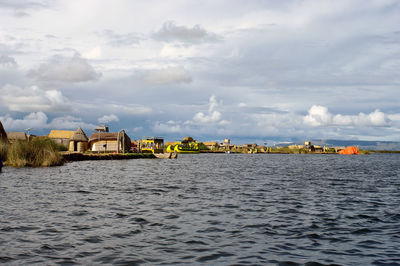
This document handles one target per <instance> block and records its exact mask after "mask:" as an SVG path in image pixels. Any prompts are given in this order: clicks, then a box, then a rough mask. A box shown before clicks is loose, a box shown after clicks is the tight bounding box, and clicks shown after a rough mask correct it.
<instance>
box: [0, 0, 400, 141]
mask: <svg viewBox="0 0 400 266" xmlns="http://www.w3.org/2000/svg"><path fill="white" fill-rule="evenodd" d="M399 14H400V3H399V2H398V1H396V0H379V1H359V0H357V1H356V0H346V1H340V0H339V1H316V0H314V1H244V0H243V1H235V0H229V1H228V0H226V1H222V0H221V1H190V0H187V1H179V0H168V1H156V0H150V1H130V0H129V1H128V0H126V1H123V0H113V1H98V0H82V1H74V0H72V1H70V0H60V1H44V0H43V1H39V0H29V1H22V0H0V120H1V121H2V123H3V125H4V127H5V128H6V130H8V131H21V130H24V129H26V128H33V130H32V133H36V134H47V133H48V132H49V131H50V130H51V129H76V128H77V127H83V128H84V130H85V131H86V132H87V133H88V134H90V133H91V132H92V130H93V128H94V127H95V126H96V125H98V124H101V123H107V124H108V125H109V126H110V128H111V129H112V130H114V131H119V130H120V129H125V130H126V131H127V132H128V134H129V135H130V136H131V137H132V138H133V139H137V138H141V137H142V136H154V135H156V136H164V137H166V138H167V139H170V140H173V139H179V138H181V137H183V136H186V135H191V136H193V137H194V138H197V139H200V140H222V139H224V138H226V137H228V138H231V139H233V140H240V141H242V142H246V141H258V142H263V141H268V140H276V141H278V140H282V141H287V140H302V139H316V138H318V139H321V138H323V139H327V138H331V139H359V140H391V141H398V140H399V139H400V138H399V137H400V105H399V96H400V91H399V85H400V76H399V73H400V26H399V25H400V15H399Z"/></svg>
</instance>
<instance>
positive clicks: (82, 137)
mask: <svg viewBox="0 0 400 266" xmlns="http://www.w3.org/2000/svg"><path fill="white" fill-rule="evenodd" d="M70 140H72V141H82V142H85V141H86V142H88V141H89V138H88V137H87V136H86V134H85V132H83V130H82V128H78V130H77V131H75V133H74V135H73V136H72V137H71V139H70Z"/></svg>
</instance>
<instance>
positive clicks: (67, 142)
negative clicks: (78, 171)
mask: <svg viewBox="0 0 400 266" xmlns="http://www.w3.org/2000/svg"><path fill="white" fill-rule="evenodd" d="M52 140H54V142H55V143H58V144H61V145H64V146H65V147H67V148H69V139H53V138H52Z"/></svg>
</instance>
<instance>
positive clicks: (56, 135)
mask: <svg viewBox="0 0 400 266" xmlns="http://www.w3.org/2000/svg"><path fill="white" fill-rule="evenodd" d="M74 134H75V131H73V130H51V131H50V134H49V135H48V137H49V138H50V139H52V140H54V142H55V143H58V144H61V145H64V146H65V147H67V148H68V147H69V142H70V140H71V138H72V136H73V135H74Z"/></svg>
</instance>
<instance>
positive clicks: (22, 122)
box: [0, 112, 96, 132]
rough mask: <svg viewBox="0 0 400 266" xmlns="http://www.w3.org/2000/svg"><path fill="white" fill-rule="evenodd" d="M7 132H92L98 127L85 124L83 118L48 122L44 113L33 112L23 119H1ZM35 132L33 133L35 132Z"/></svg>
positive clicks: (56, 119) (58, 118) (57, 118)
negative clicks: (66, 130) (82, 130)
mask: <svg viewBox="0 0 400 266" xmlns="http://www.w3.org/2000/svg"><path fill="white" fill-rule="evenodd" d="M0 120H1V121H2V123H3V126H4V128H5V130H6V131H13V130H15V131H24V130H26V129H27V128H30V129H32V130H34V131H42V130H43V129H71V130H73V129H77V128H78V127H82V128H84V129H90V130H92V129H93V128H95V127H96V126H95V125H93V124H90V123H85V122H83V121H82V119H81V118H78V117H74V116H62V117H56V118H54V119H53V120H51V121H50V122H48V117H47V115H46V114H45V113H43V112H33V113H30V114H28V115H26V116H24V117H23V118H22V119H14V118H12V117H11V116H10V115H5V116H3V117H0ZM34 131H33V132H34Z"/></svg>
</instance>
